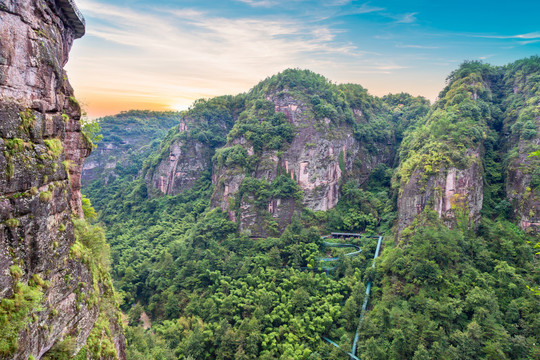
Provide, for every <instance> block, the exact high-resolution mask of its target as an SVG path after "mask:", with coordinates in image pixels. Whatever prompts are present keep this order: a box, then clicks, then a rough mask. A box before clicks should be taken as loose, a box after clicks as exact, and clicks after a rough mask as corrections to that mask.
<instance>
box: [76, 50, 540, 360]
mask: <svg viewBox="0 0 540 360" xmlns="http://www.w3.org/2000/svg"><path fill="white" fill-rule="evenodd" d="M532 62H533V63H535V62H536V60H534V59H533V61H532ZM527 64H528V65H527ZM514 66H517V68H519V69H525V68H526V69H529V70H530V69H536V68H535V67H534V66H535V65H534V66H533V65H530V64H529V62H528V61H525V62H524V64H522V65H519V64H515V65H514ZM520 66H521V67H520ZM511 68H512V67H511V66H510V67H508V68H505V69H502V68H496V67H491V66H488V65H485V64H481V63H477V62H469V63H465V64H463V65H462V66H461V67H460V69H458V70H456V72H454V73H452V74H451V76H450V77H449V83H448V86H447V87H446V88H445V89H444V90H443V91H442V92H441V95H440V100H439V101H438V102H437V103H436V104H435V105H434V106H433V107H431V108H430V107H429V103H428V101H427V100H425V99H423V98H416V97H412V96H410V95H408V94H397V95H388V96H385V97H384V98H382V99H379V98H374V97H371V96H369V94H367V91H366V90H365V89H363V88H362V87H360V86H356V85H334V84H331V83H329V82H328V81H327V80H326V79H324V77H322V76H319V75H316V74H314V73H312V72H309V71H300V70H287V71H284V72H283V73H281V74H279V75H276V76H274V77H272V78H269V79H267V80H265V81H264V82H262V83H260V84H259V85H257V86H256V87H255V88H254V89H252V90H251V91H250V92H249V93H247V94H242V95H239V96H237V97H221V98H216V99H212V100H201V101H198V102H196V103H195V104H194V106H193V107H192V108H191V109H190V110H189V111H187V112H184V113H182V115H181V116H180V123H181V124H182V125H181V130H180V129H179V128H178V127H175V128H173V129H171V130H170V131H169V132H168V134H166V135H165V134H163V142H162V143H161V144H159V143H158V141H155V142H154V144H153V145H150V146H149V150H148V152H147V153H145V154H146V155H145V157H146V158H145V159H143V157H142V156H141V155H140V154H142V152H141V153H133V154H131V155H130V157H128V158H127V159H128V160H127V161H126V162H129V161H132V160H133V164H134V165H133V167H132V168H130V170H129V171H128V170H124V169H126V168H127V166H126V168H124V166H123V165H121V166H118V165H117V173H118V174H119V176H117V177H115V179H111V181H110V182H109V183H108V184H107V186H106V187H105V186H103V182H99V181H97V182H94V183H92V184H90V186H88V187H86V188H85V189H84V191H85V193H86V194H87V196H88V198H89V199H91V200H92V202H93V203H94V204H95V205H96V209H97V210H98V219H99V220H100V221H103V223H104V224H105V225H106V226H107V238H108V240H109V243H110V245H111V262H112V275H113V278H114V280H115V284H116V286H117V288H118V289H119V292H120V293H121V294H122V296H123V298H124V303H123V304H122V305H121V308H122V310H123V311H124V313H126V314H128V322H129V324H130V325H129V326H128V328H127V330H126V336H127V339H128V344H129V346H128V358H129V359H141V358H144V359H178V358H180V359H344V360H345V359H348V358H349V357H348V356H347V355H345V354H344V353H343V352H341V351H340V350H338V349H336V348H334V347H332V346H330V345H328V344H327V343H326V342H324V341H322V340H321V337H322V336H325V337H329V338H331V339H333V340H334V341H336V342H337V343H339V344H340V345H341V346H342V347H343V348H345V349H350V348H351V345H352V340H353V337H354V334H355V331H356V329H357V324H358V317H359V315H360V312H361V307H362V303H363V300H364V294H365V291H366V288H365V286H366V285H365V284H367V283H368V281H372V283H373V285H374V286H373V288H372V299H371V301H370V303H369V311H368V312H367V315H366V318H365V320H364V322H363V324H362V326H361V328H360V329H359V337H360V339H359V340H360V341H359V346H358V349H359V351H358V355H359V357H360V358H362V359H391V360H397V359H417V360H418V359H456V360H457V359H535V358H538V357H539V356H540V346H539V345H538V344H539V342H538V339H539V337H540V335H539V334H540V332H539V331H540V320H539V318H538V313H540V302H539V301H538V297H536V296H535V294H534V292H532V291H529V290H528V289H527V286H536V284H538V283H540V274H538V272H537V271H536V269H535V267H536V266H537V261H538V259H537V258H535V254H534V253H535V249H534V244H535V243H536V242H537V238H536V237H534V236H532V235H531V234H527V233H526V232H524V231H522V230H520V229H519V228H518V227H517V226H516V225H515V224H514V222H515V219H514V214H513V211H512V210H513V209H514V208H515V207H513V205H512V204H510V202H509V201H508V199H507V194H506V188H505V184H506V183H505V181H507V179H508V175H507V171H506V170H507V169H508V168H511V167H512V165H511V162H510V160H507V161H503V160H504V159H503V158H504V151H505V149H506V147H509V148H511V149H514V150H512V151H513V153H512V154H511V155H512V156H514V155H516V154H518V153H517V150H515V149H517V146H518V143H520V144H521V145H523V144H526V145H527V144H530V143H531V142H532V141H531V136H536V135H531V134H532V132H531V127H530V126H529V125H523V126H515V127H514V128H513V130H512V126H513V123H514V122H513V120H512V121H511V120H508V119H509V118H508V116H509V114H510V113H511V110H509V109H511V108H512V106H515V110H516V114H514V115H515V116H514V117H513V118H512V119H516V121H517V119H519V118H520V117H519V116H520V115H519V113H521V111H522V109H523V106H529V105H526V104H527V100H523V102H519V101H521V100H519V99H517V98H516V100H515V101H516V104H514V105H512V106H510V105H511V104H507V101H508V100H507V99H508V96H509V91H510V90H509V87H508V84H509V82H510V80H509V79H511V78H512V77H508V78H505V76H507V75H505V71H507V70H508V69H511ZM512 71H513V70H512ZM516 71H517V70H516ZM516 73H517V72H516ZM524 73H525V74H531V71H528V70H527V71H525V72H524ZM508 76H509V75H508ZM530 76H532V75H524V77H525V78H527V79H529V77H530ZM515 78H516V77H514V78H512V79H515ZM505 79H506V80H505ZM534 79H535V78H534V77H533V78H532V80H531V84H530V86H529V87H527V89H536V88H535V87H534V86H533V85H532V84H533V83H534V84H537V83H538V81H537V80H534ZM519 84H522V82H521V81H520V82H519ZM512 91H513V90H512ZM524 91H525V92H526V93H529V92H530V91H533V90H530V91H529V90H524ZM534 91H536V90H534ZM269 98H272V99H273V100H274V101H276V102H278V101H283V104H284V106H306V107H308V108H309V109H308V110H306V112H305V113H304V115H306V114H307V115H306V116H308V117H309V118H308V119H307V120H306V121H307V122H308V123H309V124H310V126H313V127H314V128H316V129H327V131H326V134H327V135H328V138H329V139H332V137H335V138H338V139H339V136H343V134H341V133H340V132H339V131H337V130H336V129H338V127H337V126H336V125H338V124H339V125H340V126H343V128H345V129H348V130H347V131H350V132H349V133H352V134H354V136H355V139H356V140H358V141H359V142H360V143H361V144H362V146H363V150H362V151H364V150H366V151H367V152H371V153H373V154H375V153H378V151H380V149H381V148H382V147H381V144H384V145H385V146H387V147H392V150H391V151H392V152H396V153H398V155H399V161H397V160H396V161H393V159H392V157H391V156H389V158H390V160H389V161H388V162H387V163H386V164H379V165H378V166H376V167H375V168H373V169H371V171H370V172H369V173H368V174H364V173H362V176H360V175H359V174H360V173H361V172H360V168H365V166H364V167H363V166H362V163H361V160H360V159H355V160H354V161H355V169H354V170H353V171H352V173H347V174H345V175H344V177H343V178H342V180H341V183H340V186H339V202H338V204H337V206H336V207H335V208H334V209H331V210H328V211H326V212H321V211H318V212H314V211H310V210H307V209H303V208H302V204H301V203H302V200H303V197H304V194H303V192H302V190H301V188H300V186H299V185H298V183H297V181H296V180H295V179H294V178H291V176H290V174H286V173H285V171H284V169H282V168H281V166H280V165H279V164H277V165H276V163H275V162H273V163H272V164H271V165H268V164H267V162H265V156H268V154H272V155H273V156H275V158H277V159H278V162H279V160H280V159H281V158H282V155H283V153H284V152H286V151H288V150H290V144H291V143H292V140H293V139H294V136H295V134H296V132H297V130H298V129H297V128H296V125H293V124H291V123H290V122H289V121H288V120H287V118H285V117H284V115H283V114H282V113H280V112H276V110H275V106H274V104H273V103H272V102H270V101H269V100H268V99H269ZM276 99H277V100H276ZM505 99H506V100H505ZM535 101H536V100H535ZM537 103H538V102H536V104H537ZM306 104H308V105H306ZM531 104H532V103H531ZM311 109H313V110H311ZM509 111H510V112H509ZM530 111H532V113H531V112H524V114H523V115H522V118H521V119H522V120H523V122H524V123H526V122H527V121H528V120H526V119H529V118H530V116H531V115H530V114H533V116H536V115H534V114H536V113H535V112H534V111H536V110H534V109H531V110H530ZM325 118H326V119H325ZM327 119H328V120H329V121H327ZM504 129H507V130H508V131H509V132H510V133H511V134H512V135H511V136H512V137H513V140H512V141H510V142H506V141H503V139H504V137H503V136H502V135H501V134H504V131H505V130H504ZM524 129H525V130H524ZM402 139H403V142H402V143H401V140H402ZM121 141H122V139H120V140H118V143H120V142H121ZM175 143H177V144H181V146H193V144H195V143H198V144H204V146H206V148H207V149H208V150H209V151H208V154H209V156H210V157H211V159H212V165H213V169H214V170H216V171H221V172H230V174H232V175H233V176H236V175H238V176H239V177H240V178H241V179H243V180H241V183H240V190H239V191H238V193H236V194H235V197H234V198H231V204H230V206H231V208H230V210H232V211H233V212H234V211H236V215H237V219H238V218H239V216H238V215H241V214H242V213H241V212H239V209H240V208H241V206H246V204H247V205H250V206H253V208H255V210H256V211H255V212H256V213H257V215H258V214H259V213H261V214H264V216H262V217H260V218H257V221H259V220H261V219H262V221H260V222H261V224H259V225H261V226H264V227H265V228H267V229H268V230H269V231H268V233H270V234H277V233H278V231H277V225H276V219H275V218H273V217H272V215H271V214H270V212H268V211H267V208H268V205H269V203H270V202H271V201H272V200H276V199H285V200H289V202H290V203H295V204H298V206H297V207H296V208H295V209H294V211H291V212H290V214H291V215H290V220H289V223H290V224H289V225H288V226H287V227H286V229H285V230H284V231H283V232H282V234H281V235H276V236H274V237H266V238H260V239H253V238H250V237H248V236H247V232H246V233H242V232H240V231H239V226H238V225H239V223H238V221H237V222H233V221H231V220H230V219H229V216H228V215H229V214H226V213H224V212H222V211H221V210H219V209H215V208H212V207H211V206H210V203H211V196H212V193H213V192H214V190H215V189H214V186H213V185H212V181H211V177H212V172H211V171H212V169H210V168H209V169H208V171H205V172H204V173H203V175H202V176H201V178H200V179H198V180H197V182H196V184H195V186H194V187H193V188H191V189H189V190H186V191H184V192H183V193H182V194H180V195H176V196H159V197H150V196H149V193H151V191H152V189H149V188H147V185H146V184H147V183H146V182H145V180H144V177H145V176H147V175H148V174H150V173H151V172H152V171H153V170H154V169H155V167H156V166H157V165H158V164H159V163H160V162H161V161H163V160H164V159H165V160H168V159H167V157H168V156H170V155H169V154H170V148H171V146H172V144H175ZM527 146H529V145H527ZM308 147H309V148H313V147H314V145H312V144H311V145H309V146H308ZM533 150H535V149H531V150H530V152H533ZM535 151H536V150H535ZM472 152H478V154H479V155H480V157H479V158H474V156H473V155H472ZM336 155H338V154H336ZM349 156H350V155H349V154H347V160H348V161H349ZM515 158H516V157H515V156H514V157H513V159H515ZM338 161H339V166H340V168H341V170H342V172H343V173H345V170H346V163H345V153H344V152H341V153H340V154H339V156H338ZM529 161H536V159H532V160H529ZM472 162H475V164H477V165H478V166H480V167H481V168H482V169H483V173H484V180H485V192H484V199H485V203H484V209H483V220H482V221H481V222H480V223H478V224H477V225H478V227H477V228H476V229H472V228H471V229H469V227H468V223H466V222H465V221H463V219H462V218H464V217H465V215H464V214H461V217H460V212H459V209H458V210H456V213H457V218H458V219H457V221H456V224H455V226H454V228H453V229H449V228H448V227H447V226H445V225H444V224H443V222H442V220H441V219H439V217H438V214H437V213H434V212H433V211H431V210H430V205H431V204H428V205H427V206H426V210H425V211H423V212H422V213H421V214H420V215H419V216H418V217H417V218H416V219H415V220H414V221H413V223H412V224H411V225H410V226H409V227H408V228H406V229H405V230H404V231H403V232H402V233H401V235H399V236H396V234H395V233H394V231H395V229H394V225H395V220H396V218H397V199H398V196H399V191H400V188H401V186H403V185H404V184H406V183H408V181H409V180H410V178H411V176H412V175H413V174H414V173H415V172H418V173H419V174H420V175H421V177H422V181H423V182H424V185H425V183H427V182H428V181H429V179H430V178H431V177H432V176H433V175H436V174H438V173H439V172H441V171H444V170H445V169H447V168H448V167H457V168H459V169H463V168H466V167H467V166H470V165H471V163H472ZM137 166H139V168H137ZM276 166H277V168H276ZM527 166H528V165H527ZM521 168H524V169H525V170H524V171H528V170H527V167H526V166H525V167H521ZM141 169H142V171H141V175H137V174H138V171H139V170H141ZM266 171H268V172H274V173H275V174H276V175H275V176H274V175H272V176H270V177H265V176H266V175H261V173H264V174H266V173H267V172H266ZM528 174H531V175H533V174H534V169H532V170H531V172H530V173H528ZM531 178H533V181H532V184H533V186H534V187H536V185H534V184H536V183H535V182H534V181H535V180H534V179H535V178H534V177H533V176H531ZM266 179H270V180H266ZM219 186H223V184H221V183H220V182H219V181H218V182H217V184H216V188H217V190H216V191H218V190H219V188H218V187H219ZM531 193H532V190H531ZM86 202H87V200H83V205H84V206H85V207H86V206H87V205H89V204H87V205H85V203H86ZM86 213H88V214H89V215H88V217H89V218H90V217H92V216H94V214H92V213H91V212H89V210H88V209H87V210H85V214H86ZM248 220H249V219H248ZM75 225H76V226H77V227H80V228H84V229H86V230H84V233H86V234H93V235H87V236H89V238H88V240H84V239H82V238H79V242H78V243H77V244H76V245H75V246H74V248H73V249H72V253H73V256H77V257H80V258H81V259H84V261H85V262H87V261H90V260H91V259H92V258H96V259H100V258H102V257H103V255H102V254H101V253H100V249H101V248H102V247H106V245H105V243H104V239H103V233H102V232H100V231H98V230H92V228H91V227H89V228H87V227H86V226H88V225H84V224H83V225H80V224H77V222H75ZM331 231H344V232H345V231H346V232H349V231H350V232H363V233H366V234H383V235H384V236H385V242H384V248H383V252H382V255H381V257H380V259H379V260H378V261H377V264H376V267H375V268H372V267H371V259H372V257H373V254H374V251H375V246H376V242H375V241H374V240H373V239H371V238H367V237H366V238H361V239H355V240H350V241H351V242H354V243H355V244H356V245H358V246H360V247H361V248H362V253H361V254H360V255H359V256H356V257H351V258H349V257H343V256H342V255H343V254H344V253H345V252H347V251H348V250H346V249H341V248H325V247H324V244H323V241H322V239H321V237H320V236H321V235H322V234H326V233H328V232H331ZM95 239H101V240H95ZM84 244H86V245H84ZM93 244H94V245H93ZM331 256H337V257H340V256H341V260H340V261H337V262H336V263H335V268H333V269H331V270H329V268H328V267H326V266H325V264H322V263H321V262H320V261H319V258H321V257H331ZM536 256H537V255H536ZM105 258H106V257H105ZM141 315H148V316H149V317H150V319H151V322H152V327H151V329H146V330H145V328H144V327H143V325H144V326H146V325H148V324H142V323H141ZM143 317H144V316H143ZM100 326H101V325H100ZM98 328H99V329H102V331H103V329H105V327H104V326H102V327H99V326H98ZM91 344H94V345H95V342H92V341H91ZM94 345H89V347H88V349H85V350H83V351H87V350H89V349H91V348H92V347H93V346H94ZM84 354H86V353H84ZM81 356H82V355H81Z"/></svg>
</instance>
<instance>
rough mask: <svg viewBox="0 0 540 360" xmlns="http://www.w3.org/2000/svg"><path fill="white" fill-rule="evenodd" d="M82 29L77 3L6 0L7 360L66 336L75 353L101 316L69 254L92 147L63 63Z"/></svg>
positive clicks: (1, 24) (0, 96)
mask: <svg viewBox="0 0 540 360" xmlns="http://www.w3.org/2000/svg"><path fill="white" fill-rule="evenodd" d="M83 34H84V21H83V18H82V16H81V15H80V13H78V11H77V10H76V7H75V6H74V4H73V2H72V1H65V0H62V1H60V0H57V1H54V0H52V1H45V0H2V1H0V204H1V205H0V298H1V299H3V301H2V309H1V311H2V312H3V313H4V314H6V313H7V314H8V315H7V316H8V319H9V322H8V323H7V327H6V328H5V332H4V334H3V335H2V336H3V341H5V342H6V343H9V344H10V345H9V347H8V348H3V349H2V351H4V353H2V354H1V356H0V357H2V358H10V359H24V360H26V359H28V358H29V357H30V356H33V358H35V359H40V358H41V357H42V356H43V354H45V353H46V352H47V351H48V350H49V349H50V348H51V347H53V345H55V344H56V343H58V342H59V341H62V340H64V339H65V338H67V337H69V338H71V339H74V344H75V345H74V348H73V351H74V352H76V351H77V350H78V349H80V348H81V347H82V346H84V344H85V342H86V339H87V337H88V335H89V333H90V331H91V330H92V328H93V325H94V323H95V321H96V319H97V318H98V315H99V307H98V306H97V305H96V304H92V303H91V302H89V301H83V300H82V299H89V298H91V297H93V296H96V295H97V294H96V288H95V287H93V286H92V284H93V274H92V273H91V271H90V270H89V268H88V266H87V265H86V264H84V263H83V262H82V261H81V260H80V259H78V258H76V257H75V256H72V255H71V254H70V252H71V247H72V245H73V244H74V242H75V237H74V226H73V222H72V220H71V218H72V216H81V215H82V208H81V199H80V174H81V168H82V163H83V161H84V158H85V157H86V156H88V154H89V153H90V145H89V142H88V141H87V140H86V139H85V138H84V136H83V134H82V133H81V124H80V121H79V120H80V116H81V111H80V107H79V105H78V103H77V101H76V100H75V98H74V97H73V89H72V88H71V86H70V84H69V82H68V80H67V76H66V73H65V71H64V70H63V67H64V65H65V64H66V62H67V61H68V54H69V50H70V48H71V46H72V44H73V41H74V39H76V38H78V37H80V36H82V35H83ZM17 299H18V300H17ZM11 300H14V301H15V302H14V303H11V302H10V301H11ZM9 304H14V305H13V306H14V307H15V308H10V307H9V306H10V305H9ZM14 314H16V315H14ZM114 331H115V333H116V339H117V346H118V349H117V351H118V354H119V357H120V358H123V357H124V350H125V348H124V347H125V345H124V344H125V341H124V338H123V335H122V334H121V331H119V329H114ZM12 340H14V342H13V341H12ZM3 345H5V344H3Z"/></svg>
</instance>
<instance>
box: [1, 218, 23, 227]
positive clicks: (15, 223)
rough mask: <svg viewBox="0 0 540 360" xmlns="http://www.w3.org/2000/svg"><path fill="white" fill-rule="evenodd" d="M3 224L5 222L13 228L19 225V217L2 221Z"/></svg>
mask: <svg viewBox="0 0 540 360" xmlns="http://www.w3.org/2000/svg"><path fill="white" fill-rule="evenodd" d="M4 224H6V226H7V227H10V228H12V229H14V228H16V227H18V226H20V225H21V222H20V221H19V219H7V220H6V221H4Z"/></svg>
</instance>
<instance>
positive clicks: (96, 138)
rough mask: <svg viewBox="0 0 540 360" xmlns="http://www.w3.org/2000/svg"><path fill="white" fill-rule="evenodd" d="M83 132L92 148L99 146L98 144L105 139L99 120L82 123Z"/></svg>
mask: <svg viewBox="0 0 540 360" xmlns="http://www.w3.org/2000/svg"><path fill="white" fill-rule="evenodd" d="M81 130H82V134H83V136H84V139H85V140H86V142H87V143H88V144H90V146H91V147H92V149H95V148H97V144H98V143H99V142H100V141H101V140H103V135H101V134H100V131H101V129H100V127H99V123H98V122H97V121H85V122H84V123H83V125H82V128H81Z"/></svg>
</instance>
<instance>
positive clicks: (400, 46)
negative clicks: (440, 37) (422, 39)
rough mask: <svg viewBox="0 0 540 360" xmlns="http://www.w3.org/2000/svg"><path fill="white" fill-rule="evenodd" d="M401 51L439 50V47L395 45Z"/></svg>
mask: <svg viewBox="0 0 540 360" xmlns="http://www.w3.org/2000/svg"><path fill="white" fill-rule="evenodd" d="M396 47H397V48H401V49H439V48H440V47H439V46H426V45H396Z"/></svg>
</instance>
